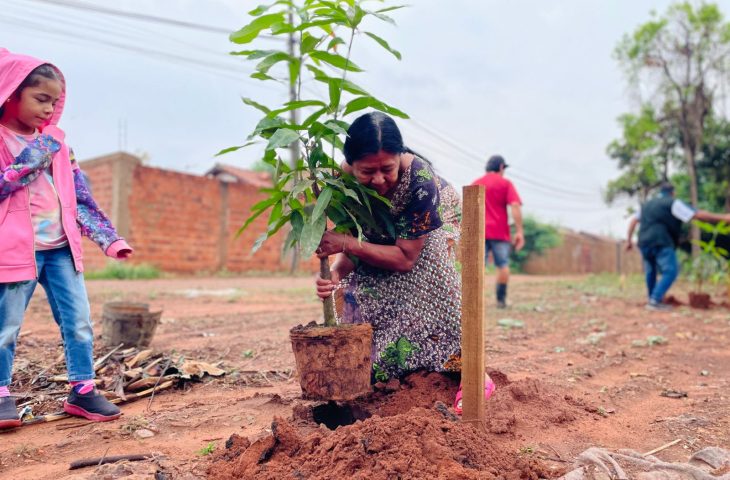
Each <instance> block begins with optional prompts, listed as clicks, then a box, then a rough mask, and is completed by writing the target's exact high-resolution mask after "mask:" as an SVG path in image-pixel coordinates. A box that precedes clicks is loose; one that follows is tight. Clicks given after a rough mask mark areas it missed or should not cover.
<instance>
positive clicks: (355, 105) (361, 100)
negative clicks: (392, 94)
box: [344, 97, 409, 118]
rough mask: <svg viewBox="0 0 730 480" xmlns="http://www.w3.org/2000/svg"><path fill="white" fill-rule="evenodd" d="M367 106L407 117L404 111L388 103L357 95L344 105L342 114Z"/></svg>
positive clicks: (396, 115)
mask: <svg viewBox="0 0 730 480" xmlns="http://www.w3.org/2000/svg"><path fill="white" fill-rule="evenodd" d="M368 107H370V108H374V109H375V110H380V111H381V112H385V113H387V114H389V115H393V116H395V117H400V118H409V117H408V115H407V114H406V113H404V112H402V111H400V110H398V109H397V108H394V107H391V106H390V105H387V104H385V103H383V102H381V101H380V100H378V99H376V98H373V97H358V98H356V99H354V100H352V101H350V103H348V104H347V106H346V107H345V113H344V115H348V114H350V113H353V112H357V111H359V110H363V109H365V108H368Z"/></svg>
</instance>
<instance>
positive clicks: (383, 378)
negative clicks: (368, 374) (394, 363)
mask: <svg viewBox="0 0 730 480" xmlns="http://www.w3.org/2000/svg"><path fill="white" fill-rule="evenodd" d="M373 374H374V375H373V376H374V377H375V380H377V381H379V382H387V381H388V378H390V376H389V375H388V372H386V371H385V370H384V369H383V367H381V366H380V365H378V364H377V363H373Z"/></svg>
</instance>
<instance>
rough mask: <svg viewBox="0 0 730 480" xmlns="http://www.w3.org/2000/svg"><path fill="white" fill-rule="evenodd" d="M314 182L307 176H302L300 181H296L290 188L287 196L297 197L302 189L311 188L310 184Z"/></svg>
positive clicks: (302, 191)
mask: <svg viewBox="0 0 730 480" xmlns="http://www.w3.org/2000/svg"><path fill="white" fill-rule="evenodd" d="M313 183H314V181H313V180H310V179H308V178H304V179H302V180H300V181H298V182H297V183H296V184H295V185H294V186H293V187H292V189H291V192H290V193H289V196H290V197H291V198H297V197H299V195H301V194H302V193H304V191H305V190H306V189H308V188H311V186H312V184H313Z"/></svg>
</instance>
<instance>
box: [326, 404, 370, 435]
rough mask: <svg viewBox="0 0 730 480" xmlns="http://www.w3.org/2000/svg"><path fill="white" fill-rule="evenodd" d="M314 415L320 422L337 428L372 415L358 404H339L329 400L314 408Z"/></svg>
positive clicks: (331, 427)
mask: <svg viewBox="0 0 730 480" xmlns="http://www.w3.org/2000/svg"><path fill="white" fill-rule="evenodd" d="M312 416H313V418H314V421H315V422H317V423H318V424H320V425H324V426H325V427H327V428H329V429H330V430H335V429H336V428H337V427H342V426H345V425H352V424H353V423H355V422H356V421H358V420H365V419H366V418H369V417H370V414H369V413H368V412H366V411H365V410H363V409H362V408H360V407H358V406H357V405H350V404H343V405H338V404H337V402H328V403H325V404H323V405H319V406H317V407H314V408H312Z"/></svg>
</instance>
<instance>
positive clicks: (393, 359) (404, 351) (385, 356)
mask: <svg viewBox="0 0 730 480" xmlns="http://www.w3.org/2000/svg"><path fill="white" fill-rule="evenodd" d="M417 350H418V347H416V346H414V345H413V344H412V343H411V342H409V341H408V339H407V338H406V337H401V338H399V339H398V341H397V342H391V343H389V344H388V345H387V346H386V347H385V350H383V353H381V354H380V358H381V359H382V360H383V362H384V363H385V364H386V365H397V366H398V367H400V368H406V362H407V361H408V358H410V356H411V355H413V352H415V351H417Z"/></svg>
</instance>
